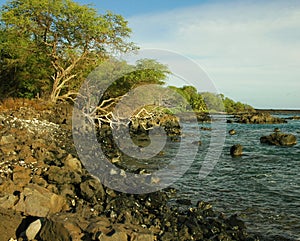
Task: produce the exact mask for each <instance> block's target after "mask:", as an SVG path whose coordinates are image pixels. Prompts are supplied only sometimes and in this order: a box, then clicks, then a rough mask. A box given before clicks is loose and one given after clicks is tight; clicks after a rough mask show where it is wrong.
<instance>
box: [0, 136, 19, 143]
mask: <svg viewBox="0 0 300 241" xmlns="http://www.w3.org/2000/svg"><path fill="white" fill-rule="evenodd" d="M15 140H16V139H15V137H14V136H13V135H7V136H2V137H1V139H0V145H7V144H11V143H14V142H15Z"/></svg>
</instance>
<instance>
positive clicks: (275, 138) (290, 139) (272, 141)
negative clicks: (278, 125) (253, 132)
mask: <svg viewBox="0 0 300 241" xmlns="http://www.w3.org/2000/svg"><path fill="white" fill-rule="evenodd" d="M260 142H261V143H264V144H269V145H276V146H293V145H296V144H297V138H296V136H295V135H293V134H285V133H281V132H275V133H272V134H271V135H269V136H262V137H261V138H260Z"/></svg>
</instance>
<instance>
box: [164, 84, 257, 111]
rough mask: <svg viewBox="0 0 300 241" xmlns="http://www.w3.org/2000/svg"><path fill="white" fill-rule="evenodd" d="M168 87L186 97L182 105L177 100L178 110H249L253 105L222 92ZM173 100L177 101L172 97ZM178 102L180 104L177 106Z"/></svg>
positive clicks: (187, 87) (189, 87)
mask: <svg viewBox="0 0 300 241" xmlns="http://www.w3.org/2000/svg"><path fill="white" fill-rule="evenodd" d="M169 88H170V89H172V90H173V91H175V92H176V93H178V94H180V95H181V96H182V97H183V98H185V99H186V101H187V103H186V105H184V106H182V103H183V102H182V101H181V102H179V101H178V108H177V109H178V111H189V110H191V109H192V110H193V111H196V112H227V113H237V112H249V111H253V110H254V109H253V107H251V106H249V105H246V104H242V103H241V102H234V101H233V100H231V99H229V98H228V97H225V96H224V95H223V94H215V93H210V92H203V93H198V92H197V89H196V88H195V87H193V86H183V87H181V88H178V87H174V86H170V87H169ZM174 101H177V100H176V99H174ZM179 103H180V104H181V106H179Z"/></svg>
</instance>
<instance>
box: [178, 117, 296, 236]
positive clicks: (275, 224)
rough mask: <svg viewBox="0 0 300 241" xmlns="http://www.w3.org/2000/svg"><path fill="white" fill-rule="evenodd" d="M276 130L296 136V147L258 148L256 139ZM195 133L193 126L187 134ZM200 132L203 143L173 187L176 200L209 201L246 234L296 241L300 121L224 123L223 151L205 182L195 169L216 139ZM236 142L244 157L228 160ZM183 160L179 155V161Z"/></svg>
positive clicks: (206, 132)
mask: <svg viewBox="0 0 300 241" xmlns="http://www.w3.org/2000/svg"><path fill="white" fill-rule="evenodd" d="M280 117H289V116H288V115H285V116H280ZM199 126H204V127H210V126H211V124H199ZM275 127H278V128H279V129H280V130H281V131H282V132H284V133H291V134H294V135H296V137H297V140H298V144H296V145H295V146H292V147H279V146H269V145H264V144H261V143H260V137H261V136H263V135H268V134H271V133H272V132H273V130H274V128H275ZM230 129H235V130H236V132H237V134H236V135H233V136H230V135H229V134H228V131H229V130H230ZM194 132H195V126H193V125H192V124H190V125H188V133H189V134H190V135H193V133H194ZM200 132H201V141H202V145H201V146H199V150H198V153H197V155H196V158H195V160H194V162H193V164H192V166H191V167H190V168H189V170H188V171H187V172H186V173H185V174H184V176H183V177H182V178H181V179H179V180H178V181H177V182H176V183H175V184H173V187H175V188H176V189H178V190H179V191H178V196H180V197H181V198H186V199H190V200H191V201H192V202H193V203H196V202H197V201H198V200H205V201H209V202H211V203H212V204H213V207H214V209H216V210H219V211H221V212H224V213H225V214H227V215H231V214H238V215H239V217H240V218H241V219H242V220H244V221H245V222H246V225H247V227H248V231H249V232H250V233H252V234H259V235H260V236H263V237H264V238H265V239H266V240H267V239H268V240H272V237H273V238H274V239H275V238H276V240H282V239H283V238H286V239H290V240H300V143H299V142H300V120H288V123H286V124H272V125H270V124H265V125H252V124H237V123H232V124H226V132H227V135H226V139H225V142H224V144H223V146H222V153H221V155H220V158H218V160H216V165H215V166H214V168H213V170H212V171H211V172H210V174H209V175H208V176H207V177H206V178H204V179H199V170H200V168H201V166H202V165H203V162H204V160H205V156H206V154H207V150H208V147H209V146H210V145H211V144H214V143H211V141H216V140H218V139H216V138H212V139H211V135H212V132H211V131H203V130H201V131H200ZM234 144H241V145H242V146H243V153H244V154H243V156H241V157H236V158H232V157H231V156H230V151H229V150H230V147H231V146H232V145H234ZM174 151H175V150H174ZM187 151H188V150H187ZM210 151H211V152H213V151H214V149H213V148H211V149H210ZM185 161H187V160H184V157H183V159H182V162H183V163H184V162H185Z"/></svg>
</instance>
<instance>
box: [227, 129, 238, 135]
mask: <svg viewBox="0 0 300 241" xmlns="http://www.w3.org/2000/svg"><path fill="white" fill-rule="evenodd" d="M228 133H229V135H235V134H236V131H235V130H234V129H231V130H230V131H229V132H228Z"/></svg>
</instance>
